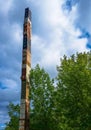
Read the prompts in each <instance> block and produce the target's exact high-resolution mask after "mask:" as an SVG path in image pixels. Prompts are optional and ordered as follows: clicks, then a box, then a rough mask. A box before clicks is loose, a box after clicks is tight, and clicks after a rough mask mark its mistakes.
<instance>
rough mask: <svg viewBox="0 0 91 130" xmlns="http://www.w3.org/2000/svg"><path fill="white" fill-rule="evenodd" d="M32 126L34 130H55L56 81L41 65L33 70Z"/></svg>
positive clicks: (31, 80) (31, 93)
mask: <svg viewBox="0 0 91 130" xmlns="http://www.w3.org/2000/svg"><path fill="white" fill-rule="evenodd" d="M30 82H31V92H30V96H31V117H32V118H31V120H30V123H31V127H32V130H46V129H47V130H54V129H55V122H54V121H53V108H54V104H53V93H54V85H53V83H54V81H53V80H51V78H50V77H49V74H48V73H46V72H45V70H44V69H40V67H39V65H37V66H36V67H35V69H32V70H31V74H30Z"/></svg>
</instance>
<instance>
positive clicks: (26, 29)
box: [19, 8, 31, 130]
mask: <svg viewBox="0 0 91 130" xmlns="http://www.w3.org/2000/svg"><path fill="white" fill-rule="evenodd" d="M30 69H31V11H30V10H29V8H26V9H25V16H24V25H23V49H22V74H21V103H20V120H19V130H29V118H30V117H29V108H30V101H29V89H30V81H29V74H30Z"/></svg>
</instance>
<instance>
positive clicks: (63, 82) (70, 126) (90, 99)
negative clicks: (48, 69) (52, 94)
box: [56, 53, 91, 130]
mask: <svg viewBox="0 0 91 130" xmlns="http://www.w3.org/2000/svg"><path fill="white" fill-rule="evenodd" d="M87 59H88V54H86V53H83V54H82V53H79V54H78V53H77V54H76V56H75V55H72V56H71V57H70V58H67V57H66V56H64V58H63V59H61V64H60V66H59V67H58V68H57V70H58V76H57V81H58V83H57V96H56V103H57V107H56V108H57V111H58V112H59V113H58V117H59V123H58V125H59V126H58V127H59V128H60V130H88V129H89V128H90V129H91V69H90V67H88V64H89V61H88V60H87Z"/></svg>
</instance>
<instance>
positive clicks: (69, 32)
mask: <svg viewBox="0 0 91 130" xmlns="http://www.w3.org/2000/svg"><path fill="white" fill-rule="evenodd" d="M33 2H35V0H34V1H32V3H33ZM63 2H64V1H63V0H61V1H60V0H56V1H55V0H50V1H49V0H45V2H44V1H42V0H40V1H38V4H36V6H37V8H39V10H38V11H39V17H38V20H39V22H40V23H41V26H42V27H43V28H42V27H40V29H44V30H45V36H43V37H42V35H40V36H39V35H37V36H36V37H37V39H36V38H35V39H36V40H35V41H33V42H32V47H33V50H36V52H35V53H33V55H35V56H34V57H38V56H39V58H37V60H36V61H33V62H39V63H40V64H41V65H43V66H45V67H46V68H47V67H49V68H52V67H53V68H54V66H55V67H56V65H57V64H59V61H60V57H62V56H63V55H64V54H66V55H71V54H73V53H75V52H77V51H78V52H83V51H87V49H86V43H87V39H86V38H84V39H78V36H79V35H80V34H81V31H80V29H76V28H75V21H76V20H77V17H78V12H77V9H78V5H75V6H73V7H72V11H71V12H70V13H68V12H65V11H63V9H62V4H63ZM33 4H35V3H33ZM39 33H40V32H39ZM33 52H34V51H33ZM36 55H37V56H36Z"/></svg>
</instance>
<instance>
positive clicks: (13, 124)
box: [5, 103, 20, 130]
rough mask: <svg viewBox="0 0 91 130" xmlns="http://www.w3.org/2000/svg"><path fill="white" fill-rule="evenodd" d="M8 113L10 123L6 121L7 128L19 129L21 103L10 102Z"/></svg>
mask: <svg viewBox="0 0 91 130" xmlns="http://www.w3.org/2000/svg"><path fill="white" fill-rule="evenodd" d="M8 111H9V112H8V114H9V117H10V121H9V123H6V128H5V130H18V129H19V111H20V108H19V105H14V104H13V103H10V104H9V106H8Z"/></svg>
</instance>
